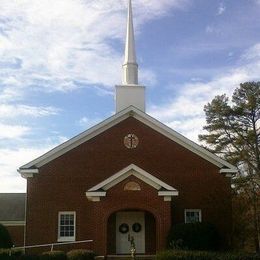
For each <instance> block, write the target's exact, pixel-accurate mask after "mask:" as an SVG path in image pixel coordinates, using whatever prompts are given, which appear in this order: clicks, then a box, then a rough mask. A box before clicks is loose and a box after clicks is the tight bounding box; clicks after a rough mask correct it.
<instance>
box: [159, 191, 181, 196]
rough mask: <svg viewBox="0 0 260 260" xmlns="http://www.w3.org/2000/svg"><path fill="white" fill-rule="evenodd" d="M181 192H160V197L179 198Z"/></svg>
mask: <svg viewBox="0 0 260 260" xmlns="http://www.w3.org/2000/svg"><path fill="white" fill-rule="evenodd" d="M178 195H179V192H178V191H158V196H166V197H169V196H178Z"/></svg>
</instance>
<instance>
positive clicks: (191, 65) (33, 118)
mask: <svg viewBox="0 0 260 260" xmlns="http://www.w3.org/2000/svg"><path fill="white" fill-rule="evenodd" d="M132 2H133V12H134V24H135V36H136V37H135V38H136V49H137V58H138V63H139V68H140V70H139V75H140V76H139V81H140V83H141V84H143V85H145V86H146V112H147V113H148V114H150V115H152V116H153V117H155V118H157V119H158V120H160V121H162V122H163V123H165V124H167V125H168V126H170V127H172V128H173V129H175V130H177V131H178V132H180V133H182V134H183V135H185V136H186V137H188V138H190V139H192V140H194V141H197V135H198V134H199V133H200V132H201V129H202V126H203V125H204V124H205V119H204V113H203V106H204V105H205V104H206V103H207V102H210V101H211V100H212V98H213V97H214V96H216V95H218V94H223V93H227V94H228V95H230V94H231V93H232V92H233V90H234V89H235V87H238V86H239V83H241V82H245V81H253V80H254V81H259V80H260V1H259V0H236V1H232V0H229V1H228V0H226V1H218V0H196V1H195V0H160V1H158V0H132ZM126 5H127V3H126V0H17V1H10V0H0V177H1V182H0V192H24V191H25V188H26V182H25V180H24V179H22V178H21V177H20V176H19V174H18V173H17V172H16V169H17V168H18V167H19V166H21V165H23V164H25V163H27V162H29V161H31V160H32V159H34V158H36V157H37V156H39V155H41V154H42V153H44V152H46V151H48V150H49V149H51V148H53V147H54V146H56V145H58V144H60V143H62V142H64V141H66V140H68V139H69V138H71V137H73V136H74V135H76V134H78V133H80V132H82V131H84V130H86V129H88V128H89V127H90V126H92V125H94V124H96V123H98V122H100V121H101V120H103V119H105V118H107V117H109V116H111V115H112V114H114V112H115V104H114V85H116V84H120V83H121V64H122V62H123V51H124V39H125V29H126Z"/></svg>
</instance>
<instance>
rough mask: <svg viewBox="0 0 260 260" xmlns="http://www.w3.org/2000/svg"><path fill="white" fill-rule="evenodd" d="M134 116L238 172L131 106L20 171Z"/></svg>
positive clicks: (220, 165) (170, 137)
mask: <svg viewBox="0 0 260 260" xmlns="http://www.w3.org/2000/svg"><path fill="white" fill-rule="evenodd" d="M130 116H133V117H134V118H136V119H137V120H139V121H141V122H142V123H144V124H145V125H147V126H149V127H151V128H152V129H154V130H155V131H157V132H159V133H161V134H163V135H164V136H166V137H168V138H169V139H171V140H172V141H174V142H176V143H178V144H180V145H181V146H183V147H185V148H186V149H188V150H190V151H192V152H193V153H195V154H197V155H198V156H200V157H202V158H203V159H205V160H207V161H209V162H211V163H212V164H214V165H216V166H217V167H219V168H223V167H227V168H229V169H231V170H233V171H234V172H236V171H237V169H236V167H234V166H233V165H231V164H230V163H228V162H226V161H225V160H223V159H221V158H219V157H217V156H216V155H214V154H212V153H210V152H209V151H207V150H206V149H204V148H202V147H201V146H199V145H198V144H196V143H194V142H192V141H191V140H189V139H187V138H186V137H184V136H183V135H181V134H179V133H177V132H176V131H174V130H172V129H171V128H170V127H168V126H166V125H164V124H162V123H161V122H159V121H158V120H156V119H154V118H152V117H151V116H149V115H147V114H146V113H144V112H142V111H140V110H138V109H137V108H135V107H133V106H130V107H128V108H126V109H124V110H122V111H121V112H118V113H117V114H115V115H113V116H112V117H110V118H108V119H106V120H104V121H103V122H101V123H99V124H97V125H95V126H94V127H92V128H90V129H88V130H87V131H85V132H83V133H81V134H79V135H77V136H76V137H74V138H72V139H70V140H68V141H67V142H65V143H63V144H61V145H59V146H57V147H56V148H54V149H52V150H50V151H49V152H47V153H45V154H44V155H42V156H40V157H38V158H37V159H35V160H33V161H31V162H29V163H27V164H25V165H23V166H22V167H21V168H20V170H23V169H28V168H30V167H32V166H36V167H41V166H43V165H44V164H46V163H48V162H50V161H52V160H54V159H55V158H57V157H59V156H61V155H62V154H64V153H66V152H68V151H70V150H71V149H73V148H75V147H77V146H79V145H80V144H82V143H84V142H86V141H88V140H89V139H91V138H93V137H95V136H97V135H99V134H100V133H102V132H104V131H106V130H107V129H109V128H111V127H112V126H114V125H116V124H118V123H120V122H121V121H123V120H125V119H126V118H128V117H130Z"/></svg>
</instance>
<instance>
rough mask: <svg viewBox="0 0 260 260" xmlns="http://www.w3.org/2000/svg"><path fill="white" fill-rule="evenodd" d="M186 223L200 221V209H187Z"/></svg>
mask: <svg viewBox="0 0 260 260" xmlns="http://www.w3.org/2000/svg"><path fill="white" fill-rule="evenodd" d="M185 220H186V223H195V222H200V211H197V210H196V211H185Z"/></svg>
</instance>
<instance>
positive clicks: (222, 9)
mask: <svg viewBox="0 0 260 260" xmlns="http://www.w3.org/2000/svg"><path fill="white" fill-rule="evenodd" d="M225 11H226V6H225V5H224V3H223V2H221V3H220V4H219V6H218V11H217V15H222V14H223V13H224V12H225Z"/></svg>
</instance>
